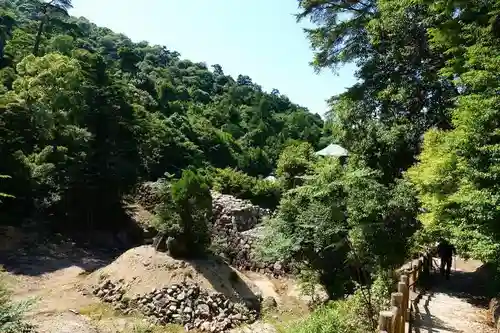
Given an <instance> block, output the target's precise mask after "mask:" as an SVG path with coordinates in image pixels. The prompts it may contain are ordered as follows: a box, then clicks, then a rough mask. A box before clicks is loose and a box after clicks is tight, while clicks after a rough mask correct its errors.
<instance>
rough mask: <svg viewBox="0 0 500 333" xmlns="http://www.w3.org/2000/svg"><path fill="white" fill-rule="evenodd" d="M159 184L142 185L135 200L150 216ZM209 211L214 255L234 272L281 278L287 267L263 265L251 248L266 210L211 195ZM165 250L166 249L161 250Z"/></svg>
mask: <svg viewBox="0 0 500 333" xmlns="http://www.w3.org/2000/svg"><path fill="white" fill-rule="evenodd" d="M159 189H160V183H159V182H156V183H153V182H148V183H144V184H142V185H141V186H140V187H139V189H138V191H137V194H136V200H138V202H139V203H140V204H141V205H142V206H143V207H144V208H146V209H147V210H149V211H151V212H154V209H155V207H156V205H158V204H159V203H160V202H161V195H160V193H159ZM211 195H212V207H213V229H212V244H213V245H214V246H213V247H214V248H215V249H216V251H217V254H218V255H220V256H221V257H224V258H225V259H226V260H227V261H228V263H229V264H230V265H232V266H233V267H236V268H237V269H238V270H243V271H245V270H247V271H257V272H260V273H266V274H269V275H272V276H275V277H277V276H283V275H285V274H286V273H288V267H287V265H285V264H284V263H282V262H275V263H265V262H262V261H261V260H259V259H258V258H257V257H256V256H255V252H254V249H255V245H256V242H257V241H258V240H259V238H260V237H261V236H262V227H260V224H261V223H262V221H263V220H264V219H265V218H266V217H269V216H270V215H271V213H272V212H271V211H270V210H269V209H264V208H261V207H259V206H257V205H253V204H252V203H251V202H250V201H248V200H241V199H238V198H236V197H234V196H232V195H227V194H221V193H217V192H213V191H212V192H211ZM163 248H165V250H166V247H163Z"/></svg>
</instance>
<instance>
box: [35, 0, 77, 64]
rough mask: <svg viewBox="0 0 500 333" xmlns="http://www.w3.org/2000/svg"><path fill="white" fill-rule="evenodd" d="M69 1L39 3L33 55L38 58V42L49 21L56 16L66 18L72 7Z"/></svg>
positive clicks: (53, 0) (51, 0) (56, 0)
mask: <svg viewBox="0 0 500 333" xmlns="http://www.w3.org/2000/svg"><path fill="white" fill-rule="evenodd" d="M71 2H72V1H71V0H50V1H49V2H43V1H42V2H40V4H39V6H38V7H39V9H38V10H39V13H38V15H39V21H40V22H39V23H38V30H37V33H36V38H35V45H34V46H33V55H35V56H38V55H39V51H40V42H41V40H42V35H43V32H44V29H45V27H46V25H47V24H48V23H49V22H50V20H52V19H55V18H57V17H58V16H59V17H60V16H68V10H69V9H70V8H72V7H73V5H72V3H71Z"/></svg>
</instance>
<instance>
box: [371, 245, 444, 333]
mask: <svg viewBox="0 0 500 333" xmlns="http://www.w3.org/2000/svg"><path fill="white" fill-rule="evenodd" d="M433 252H434V251H433V249H428V250H426V251H424V252H423V253H422V254H421V255H420V257H418V258H417V259H415V260H412V261H411V262H409V263H407V264H406V265H404V266H403V267H402V268H400V269H399V270H397V271H396V273H397V274H398V275H399V281H398V283H397V292H393V293H392V294H391V309H390V310H388V311H381V312H380V314H379V327H378V331H379V332H380V333H382V332H386V333H405V328H406V323H407V322H408V332H411V329H412V327H411V318H412V312H413V304H414V301H412V300H411V292H413V293H415V292H416V291H417V284H418V282H419V281H420V280H421V279H422V278H423V277H428V276H429V274H430V270H431V268H432V258H433V256H432V254H433ZM407 266H409V267H407Z"/></svg>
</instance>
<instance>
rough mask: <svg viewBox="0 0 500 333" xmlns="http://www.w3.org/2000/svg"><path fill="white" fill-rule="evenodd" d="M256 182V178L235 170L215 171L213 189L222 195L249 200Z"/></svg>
mask: <svg viewBox="0 0 500 333" xmlns="http://www.w3.org/2000/svg"><path fill="white" fill-rule="evenodd" d="M256 181H257V179H256V178H254V177H251V176H249V175H247V174H246V173H244V172H241V171H238V170H235V169H231V168H225V169H217V170H216V172H215V175H214V179H213V188H214V190H215V191H217V192H220V193H223V194H230V195H233V196H235V197H237V198H240V199H248V200H250V199H251V198H252V197H253V188H254V186H255V183H256Z"/></svg>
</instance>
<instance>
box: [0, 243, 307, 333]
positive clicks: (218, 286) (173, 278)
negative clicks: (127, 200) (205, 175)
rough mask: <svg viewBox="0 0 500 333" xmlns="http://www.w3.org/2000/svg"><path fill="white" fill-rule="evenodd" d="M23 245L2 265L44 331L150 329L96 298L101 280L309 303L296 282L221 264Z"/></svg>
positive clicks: (139, 250) (137, 252) (134, 289)
mask: <svg viewBox="0 0 500 333" xmlns="http://www.w3.org/2000/svg"><path fill="white" fill-rule="evenodd" d="M17 246H18V248H17V249H16V250H15V251H14V250H12V249H9V250H8V251H3V252H0V265H2V266H3V267H4V268H5V272H4V273H2V279H3V280H4V281H7V282H8V285H10V287H11V289H12V290H13V291H14V295H13V297H14V299H15V300H18V301H24V300H33V301H34V306H33V307H32V309H31V311H30V312H29V314H28V318H29V319H30V320H31V321H32V322H33V323H34V324H36V325H37V326H38V331H39V332H40V333H74V332H79V333H115V332H130V333H135V332H141V330H140V329H139V327H148V326H149V324H147V323H145V322H143V319H142V318H132V317H126V316H121V315H119V314H116V313H114V312H113V311H112V310H110V309H109V308H107V307H106V305H103V303H100V302H99V300H98V299H96V298H95V297H93V296H92V294H91V289H92V286H93V285H95V284H96V283H97V282H98V280H99V278H100V277H101V276H105V277H107V278H109V279H111V280H114V281H116V280H119V279H124V280H125V282H126V283H128V285H129V290H128V293H129V294H130V295H133V294H136V293H144V292H149V291H151V290H152V289H153V288H158V287H163V286H165V285H170V284H172V283H177V282H181V281H184V280H188V281H191V282H196V283H198V284H199V285H200V286H202V287H203V288H205V289H211V290H216V291H219V292H222V293H224V294H225V295H226V296H227V297H228V298H230V299H232V300H233V301H239V300H242V299H243V298H249V297H256V295H259V294H260V295H261V296H262V297H268V296H272V297H274V298H275V299H276V300H277V302H278V304H279V305H280V307H283V308H284V309H286V308H287V307H288V308H295V307H301V308H305V304H303V303H301V302H300V301H299V300H297V299H293V298H290V297H288V296H287V291H288V289H289V288H291V287H293V285H294V284H293V282H292V281H289V280H275V279H269V278H268V277H266V276H265V275H262V274H258V273H248V274H244V273H241V272H238V271H235V270H234V269H233V268H231V267H230V266H228V265H227V264H225V263H224V262H223V261H220V260H216V259H211V260H194V261H183V260H175V259H173V258H171V257H169V256H168V255H167V254H165V253H161V252H156V251H155V250H154V249H153V248H152V247H151V246H140V247H136V248H133V249H130V250H128V251H126V252H124V253H122V254H121V255H117V254H116V253H114V252H109V253H107V252H105V251H104V252H99V251H90V250H86V249H83V248H80V247H78V246H76V244H74V243H71V242H67V241H61V242H59V243H57V244H44V243H36V246H35V245H34V244H33V243H30V244H21V245H19V244H17ZM235 276H236V277H237V278H235ZM151 329H152V330H151V331H150V332H160V331H161V332H181V331H182V328H179V327H178V326H172V327H167V328H165V327H162V328H158V327H156V328H154V327H152V328H151ZM249 329H250V331H251V332H262V333H267V332H273V331H272V327H270V326H269V325H268V324H265V323H256V324H254V325H252V326H250V327H246V328H240V329H239V330H237V331H236V332H248V330H249Z"/></svg>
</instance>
